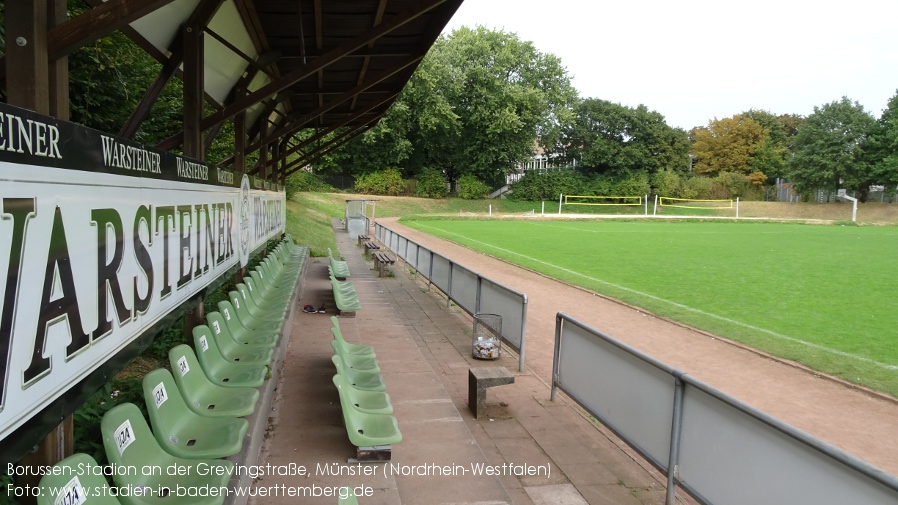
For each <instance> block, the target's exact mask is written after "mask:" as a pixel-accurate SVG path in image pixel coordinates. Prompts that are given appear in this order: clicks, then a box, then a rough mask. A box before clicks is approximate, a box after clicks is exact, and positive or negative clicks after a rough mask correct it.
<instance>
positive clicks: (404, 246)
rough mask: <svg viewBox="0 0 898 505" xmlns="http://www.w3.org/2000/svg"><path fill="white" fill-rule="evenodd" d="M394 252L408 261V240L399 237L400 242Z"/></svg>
mask: <svg viewBox="0 0 898 505" xmlns="http://www.w3.org/2000/svg"><path fill="white" fill-rule="evenodd" d="M393 252H395V253H396V255H397V256H399V257H400V258H402V259H403V260H406V261H407V260H408V257H407V256H406V255H407V254H408V239H407V238H405V237H403V236H399V241H398V242H397V243H396V248H395V249H393Z"/></svg>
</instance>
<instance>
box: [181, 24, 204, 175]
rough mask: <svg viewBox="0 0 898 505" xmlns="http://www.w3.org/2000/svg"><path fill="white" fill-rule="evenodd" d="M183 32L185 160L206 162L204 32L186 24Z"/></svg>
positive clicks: (195, 26) (197, 27)
mask: <svg viewBox="0 0 898 505" xmlns="http://www.w3.org/2000/svg"><path fill="white" fill-rule="evenodd" d="M183 30H184V33H183V35H184V156H188V157H190V158H193V159H196V160H200V161H203V160H205V158H206V157H205V145H204V144H203V130H202V127H201V126H200V124H201V123H202V121H203V96H204V94H203V92H204V89H203V38H204V37H203V29H202V27H201V26H199V25H197V24H187V25H185V26H184V28H183Z"/></svg>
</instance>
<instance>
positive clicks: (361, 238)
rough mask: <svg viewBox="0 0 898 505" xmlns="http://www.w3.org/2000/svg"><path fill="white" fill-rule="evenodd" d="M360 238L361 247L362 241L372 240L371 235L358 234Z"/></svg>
mask: <svg viewBox="0 0 898 505" xmlns="http://www.w3.org/2000/svg"><path fill="white" fill-rule="evenodd" d="M358 239H359V247H361V246H362V242H366V241H368V240H371V237H369V236H368V235H359V236H358Z"/></svg>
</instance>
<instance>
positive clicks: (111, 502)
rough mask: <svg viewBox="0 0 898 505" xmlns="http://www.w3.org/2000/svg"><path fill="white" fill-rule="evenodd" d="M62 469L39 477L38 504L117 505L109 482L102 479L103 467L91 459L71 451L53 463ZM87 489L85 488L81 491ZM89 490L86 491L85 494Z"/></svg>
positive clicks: (55, 466) (117, 502)
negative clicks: (68, 454)
mask: <svg viewBox="0 0 898 505" xmlns="http://www.w3.org/2000/svg"><path fill="white" fill-rule="evenodd" d="M53 467H54V468H64V469H65V470H63V471H61V472H59V473H58V474H57V475H54V472H48V473H46V474H44V476H43V477H41V481H40V489H41V494H40V496H38V497H37V503H38V505H56V504H69V503H72V504H84V505H119V501H118V499H116V498H115V496H114V495H113V492H112V490H111V489H110V487H109V484H108V483H107V482H106V479H105V478H103V468H102V467H101V466H100V465H98V464H97V462H96V460H94V458H92V457H90V456H88V455H87V454H84V453H80V452H79V453H76V454H72V455H71V456H69V457H68V458H65V459H64V460H62V461H60V462H59V463H56V464H55V465H53ZM85 488H87V490H88V491H85ZM88 493H89V494H88Z"/></svg>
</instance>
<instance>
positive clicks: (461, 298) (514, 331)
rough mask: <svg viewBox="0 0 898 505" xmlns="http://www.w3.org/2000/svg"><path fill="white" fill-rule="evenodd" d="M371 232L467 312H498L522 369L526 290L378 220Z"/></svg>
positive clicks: (508, 342)
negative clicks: (436, 249)
mask: <svg viewBox="0 0 898 505" xmlns="http://www.w3.org/2000/svg"><path fill="white" fill-rule="evenodd" d="M375 236H376V237H378V238H379V240H380V241H381V243H382V244H384V245H385V246H386V247H387V248H388V249H390V250H391V251H393V252H394V253H395V254H396V255H397V256H398V257H399V258H402V259H403V260H405V262H406V263H407V264H408V265H410V266H412V267H413V268H415V270H416V271H417V272H418V273H419V274H420V275H421V276H423V277H424V278H425V279H427V280H428V281H430V285H432V286H435V287H436V288H437V289H439V290H440V291H442V292H443V293H445V294H446V295H447V296H448V298H449V299H450V300H453V301H454V302H455V303H456V304H457V305H458V306H459V307H461V308H462V309H464V310H465V311H466V312H467V313H469V314H471V315H475V314H477V313H491V314H499V315H501V316H502V339H503V340H504V341H505V342H506V343H507V344H509V345H510V346H511V347H512V348H514V349H515V350H517V351H518V370H519V371H521V372H523V371H524V353H525V339H526V333H527V295H526V294H524V293H519V292H517V291H515V290H513V289H510V288H508V287H506V286H503V285H501V284H499V283H497V282H495V281H493V280H491V279H489V278H486V277H483V276H482V275H480V274H478V273H477V272H474V271H473V270H471V269H469V268H467V267H465V266H463V265H459V264H458V263H455V262H454V261H452V260H451V259H449V258H446V257H445V256H442V255H440V254H437V253H434V252H433V251H431V250H430V249H427V248H426V247H424V246H422V245H419V244H417V243H415V242H413V241H411V240H409V239H407V238H406V237H403V236H401V235H399V234H398V233H395V232H393V231H392V230H389V229H387V228H385V227H383V226H381V225H379V224H377V225H375Z"/></svg>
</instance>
